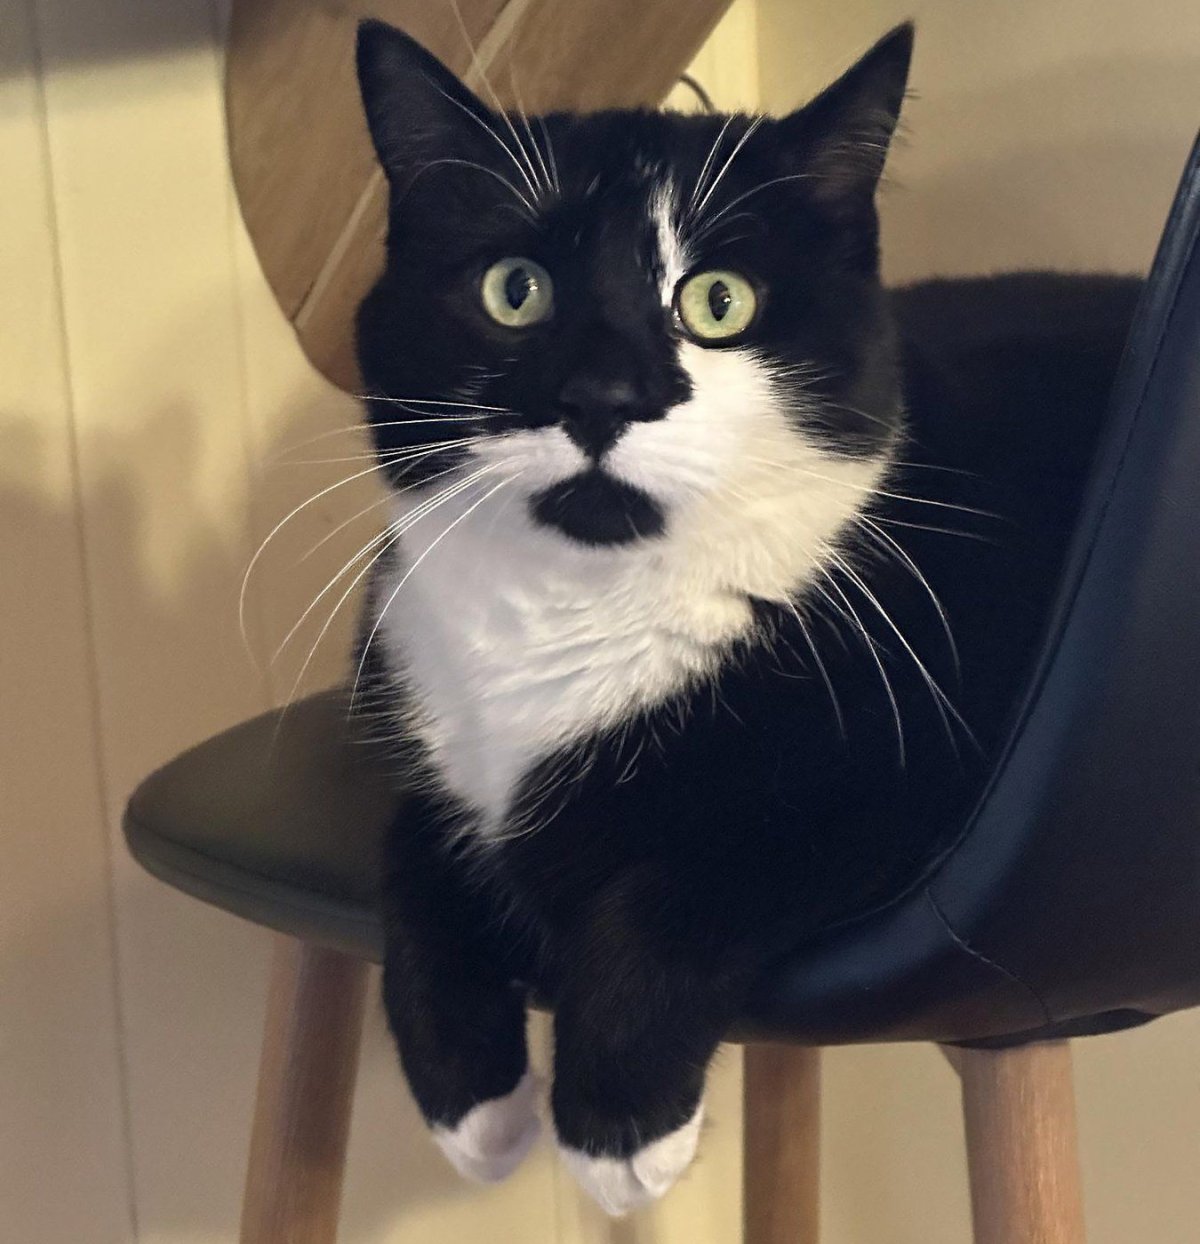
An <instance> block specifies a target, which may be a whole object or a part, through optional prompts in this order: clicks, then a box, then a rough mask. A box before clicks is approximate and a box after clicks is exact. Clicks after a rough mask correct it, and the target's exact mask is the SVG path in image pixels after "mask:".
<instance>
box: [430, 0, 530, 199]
mask: <svg viewBox="0 0 1200 1244" xmlns="http://www.w3.org/2000/svg"><path fill="white" fill-rule="evenodd" d="M450 8H451V11H452V12H453V13H454V20H455V22H457V23H458V29H459V31H460V32H461V33H462V37H463V42H464V43H465V44H466V45H467V50H468V51H469V52H470V53H471V68H472V69H474V71H475V73H476V74H477V75H478V77H479V81H480V82H481V83H483V86H484V88H485V89H486V90H487V93H488V94H489V95H490V96H491V98H492V103H493V104H494V105H495V109H496V112H497V113H498V114H499V116H500V117H501V119H502V120H503V121H504V124H505V125H507V126H508V132H509V133H510V134H511V135H512V137H513V142H515V143H516V144H517V149H518V150H519V151H520V152H521V155H522V156H523V157H524V159H525V164H526V166H527V167H528V170H529V173H530V175H531V176H532V178H533V181H531V182H530V184H529V189H530V192H531V193H532V194H533V197H534V199H537V197H538V191H537V189H535V187H534V183H535V182H536V181H537V170H536V169H535V168H534V167H533V161H532V160H531V159H530V158H529V152H528V151H526V150H525V144H524V143H523V142H522V141H521V136H520V135H519V134H518V133H517V127H516V126H515V125H513V123H512V118H511V117H510V116H509V115H508V110H507V109H506V108H505V107H504V105H503V104H502V103H501V102H500V96H499V95H497V94H496V90H495V88H494V87H493V86H492V83H491V79H489V78H488V76H487V73H486V71H485V70H484V67H483V62H482V61H481V60H480V59H479V53H478V52H477V51H476V49H475V44H474V43H472V41H471V35H470V32H469V31H468V30H467V24H466V22H464V21H463V16H462V10H461V9H459V7H458V0H450ZM509 154H510V155H512V152H511V151H510V152H509ZM513 160H514V163H515V162H516V157H515V156H513ZM518 167H519V166H518ZM526 181H529V178H528V177H527V178H526Z"/></svg>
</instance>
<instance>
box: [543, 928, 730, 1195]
mask: <svg viewBox="0 0 1200 1244" xmlns="http://www.w3.org/2000/svg"><path fill="white" fill-rule="evenodd" d="M749 981H750V974H749V972H748V971H742V970H740V969H736V968H735V969H733V970H726V969H724V968H723V969H722V970H720V971H714V970H712V969H710V968H705V967H702V966H701V965H700V964H699V963H698V962H695V961H688V960H681V959H679V958H677V957H675V956H670V957H669V958H668V957H664V956H663V955H662V954H661V948H656V947H654V946H653V945H652V943H651V942H650V940H649V939H644V938H638V937H636V936H632V935H631V934H630V931H629V929H628V927H626V928H623V929H622V930H621V931H620V932H619V933H616V932H614V931H613V930H612V927H611V925H610V926H609V929H608V932H607V934H606V935H604V936H603V937H601V938H598V939H593V940H592V941H591V944H590V945H585V946H584V947H582V948H581V953H580V954H579V957H578V958H577V959H576V960H575V963H574V967H573V975H572V977H571V979H569V980H568V981H567V982H566V984H565V985H564V988H563V991H562V994H561V997H560V1000H559V1004H558V1007H557V1009H556V1013H555V1059H554V1089H553V1095H552V1100H553V1110H554V1126H555V1131H556V1132H557V1138H558V1145H559V1150H560V1153H561V1155H562V1158H563V1160H564V1162H565V1163H566V1165H567V1166H568V1167H569V1169H570V1170H571V1172H572V1174H573V1175H574V1176H575V1178H576V1179H577V1180H578V1182H579V1183H580V1184H581V1185H582V1186H583V1187H584V1188H585V1189H586V1190H587V1191H588V1192H589V1193H590V1194H591V1195H592V1196H593V1197H594V1198H595V1200H596V1201H598V1202H599V1204H600V1205H601V1206H602V1207H603V1208H604V1209H605V1210H607V1211H608V1212H609V1213H610V1214H614V1215H620V1214H624V1213H626V1212H628V1211H629V1210H631V1209H635V1208H637V1207H638V1206H640V1205H644V1204H646V1203H648V1202H649V1201H652V1200H654V1199H655V1198H657V1197H660V1196H662V1195H663V1193H664V1192H666V1191H667V1189H668V1188H670V1187H671V1185H672V1184H673V1183H674V1182H675V1181H676V1179H678V1178H679V1176H680V1175H681V1174H682V1173H683V1172H684V1170H686V1169H687V1167H688V1165H689V1164H690V1163H691V1161H692V1158H693V1157H694V1156H695V1153H696V1147H697V1143H698V1141H699V1137H700V1128H701V1124H702V1121H703V1114H704V1081H705V1074H706V1071H707V1067H708V1063H709V1061H710V1060H711V1058H712V1056H713V1054H714V1052H715V1051H716V1048H717V1045H718V1043H719V1042H720V1040H721V1038H722V1037H723V1036H724V1034H725V1032H726V1031H727V1029H728V1026H729V1024H730V1023H731V1022H732V1020H733V1018H734V1017H735V1016H736V1014H737V1011H738V1009H739V1008H740V1006H741V1003H742V1000H743V998H744V997H745V993H746V991H747V989H748V987H749Z"/></svg>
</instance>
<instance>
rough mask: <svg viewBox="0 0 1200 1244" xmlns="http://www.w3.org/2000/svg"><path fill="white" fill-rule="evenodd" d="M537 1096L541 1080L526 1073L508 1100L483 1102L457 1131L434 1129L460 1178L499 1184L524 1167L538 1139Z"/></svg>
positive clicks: (441, 1147) (435, 1137)
mask: <svg viewBox="0 0 1200 1244" xmlns="http://www.w3.org/2000/svg"><path fill="white" fill-rule="evenodd" d="M537 1095H538V1083H537V1080H536V1079H535V1077H534V1076H533V1075H531V1074H530V1073H529V1072H526V1073H525V1075H523V1076H522V1077H521V1080H520V1083H518V1085H517V1087H516V1088H515V1089H513V1091H512V1092H511V1093H509V1094H508V1095H507V1096H505V1097H494V1098H492V1099H491V1100H490V1101H484V1102H480V1103H479V1105H478V1106H474V1107H472V1108H471V1109H470V1110H469V1111H468V1112H467V1113H466V1114H465V1115H463V1117H462V1118H461V1119H460V1120H459V1121H458V1123H457V1124H456V1125H455V1126H454V1127H440V1126H439V1127H435V1128H433V1139H434V1140H435V1141H436V1142H437V1145H438V1148H439V1149H441V1151H442V1152H443V1153H444V1154H445V1155H446V1157H447V1158H449V1160H450V1163H451V1165H452V1166H453V1167H454V1169H455V1170H456V1171H458V1173H459V1174H460V1175H464V1176H465V1177H466V1178H467V1179H473V1180H475V1181H476V1182H478V1183H487V1184H491V1183H498V1182H499V1181H500V1180H502V1179H507V1178H508V1177H509V1175H511V1174H512V1173H513V1171H515V1170H516V1169H517V1167H518V1166H520V1165H521V1162H522V1161H523V1160H524V1158H525V1155H526V1154H527V1153H528V1152H529V1151H530V1149H532V1148H533V1146H534V1143H535V1141H536V1140H537V1138H538V1134H539V1133H540V1131H541V1123H540V1122H539V1121H538V1117H537Z"/></svg>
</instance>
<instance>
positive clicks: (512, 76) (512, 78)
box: [508, 60, 555, 190]
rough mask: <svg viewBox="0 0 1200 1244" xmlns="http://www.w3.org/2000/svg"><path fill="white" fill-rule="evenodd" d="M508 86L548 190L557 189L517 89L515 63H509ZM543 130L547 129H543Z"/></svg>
mask: <svg viewBox="0 0 1200 1244" xmlns="http://www.w3.org/2000/svg"><path fill="white" fill-rule="evenodd" d="M508 86H509V89H510V90H511V91H512V94H513V99H514V100H515V101H516V104H517V116H518V117H520V119H521V123H522V125H524V127H525V133H526V134H528V135H529V145H530V146H531V147H532V148H533V151H534V154H535V155H536V156H537V160H538V164H539V165H540V167H541V170H542V175H543V176H544V177H545V179H546V188H547V190H553V189H555V186H554V180H553V178H552V177H551V176H550V169H549V167H548V166H547V164H546V160H545V157H544V156H543V155H542V149H541V148H540V147H539V146H538V141H537V139H536V138H535V137H534V134H533V127H532V126H531V125H530V124H529V117H528V115H527V113H526V112H525V103H524V101H523V100H522V99H521V92H520V90H519V88H518V87H517V74H516V66H515V64H514V62H513V61H511V60H510V61H509V62H508ZM542 128H543V130H544V129H545V127H544V126H543V127H542Z"/></svg>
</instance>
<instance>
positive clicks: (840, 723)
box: [787, 600, 846, 742]
mask: <svg viewBox="0 0 1200 1244" xmlns="http://www.w3.org/2000/svg"><path fill="white" fill-rule="evenodd" d="M787 607H788V608H789V609H790V610H791V611H792V616H793V617H794V618H795V619H796V625H797V626H799V628H800V633H801V634H802V635H803V636H804V642H805V643H807V644H808V647H809V650H810V651H811V652H812V654H813V660H814V661H815V662H816V664H817V670H818V672H819V673H820V675H821V681H822V682H823V683H824V684H825V690H826V691H828V692H829V701H830V703H831V704H832V705H833V715H834V717H835V718H836V719H837V727H838V735H839V736H840V737H841V739H842V742H845V741H846V719H845V717H843V716H842V706H841V704H840V703H839V701H838V698H837V694H836V692H835V691H834V689H833V681H832V680H831V679H830V677H829V671H828V670H827V669H826V668H825V662H824V661H822V660H821V654H820V653H819V652H818V651H817V645H816V644H815V643H814V642H813V637H812V635H811V634H810V633H809V630H808V627H807V626H805V624H804V619H803V618H802V617H801V616H800V610H799V609H797V608H796V606H795V605H794V604H793V603H792V601H791V600H789V601H788V602H787Z"/></svg>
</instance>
